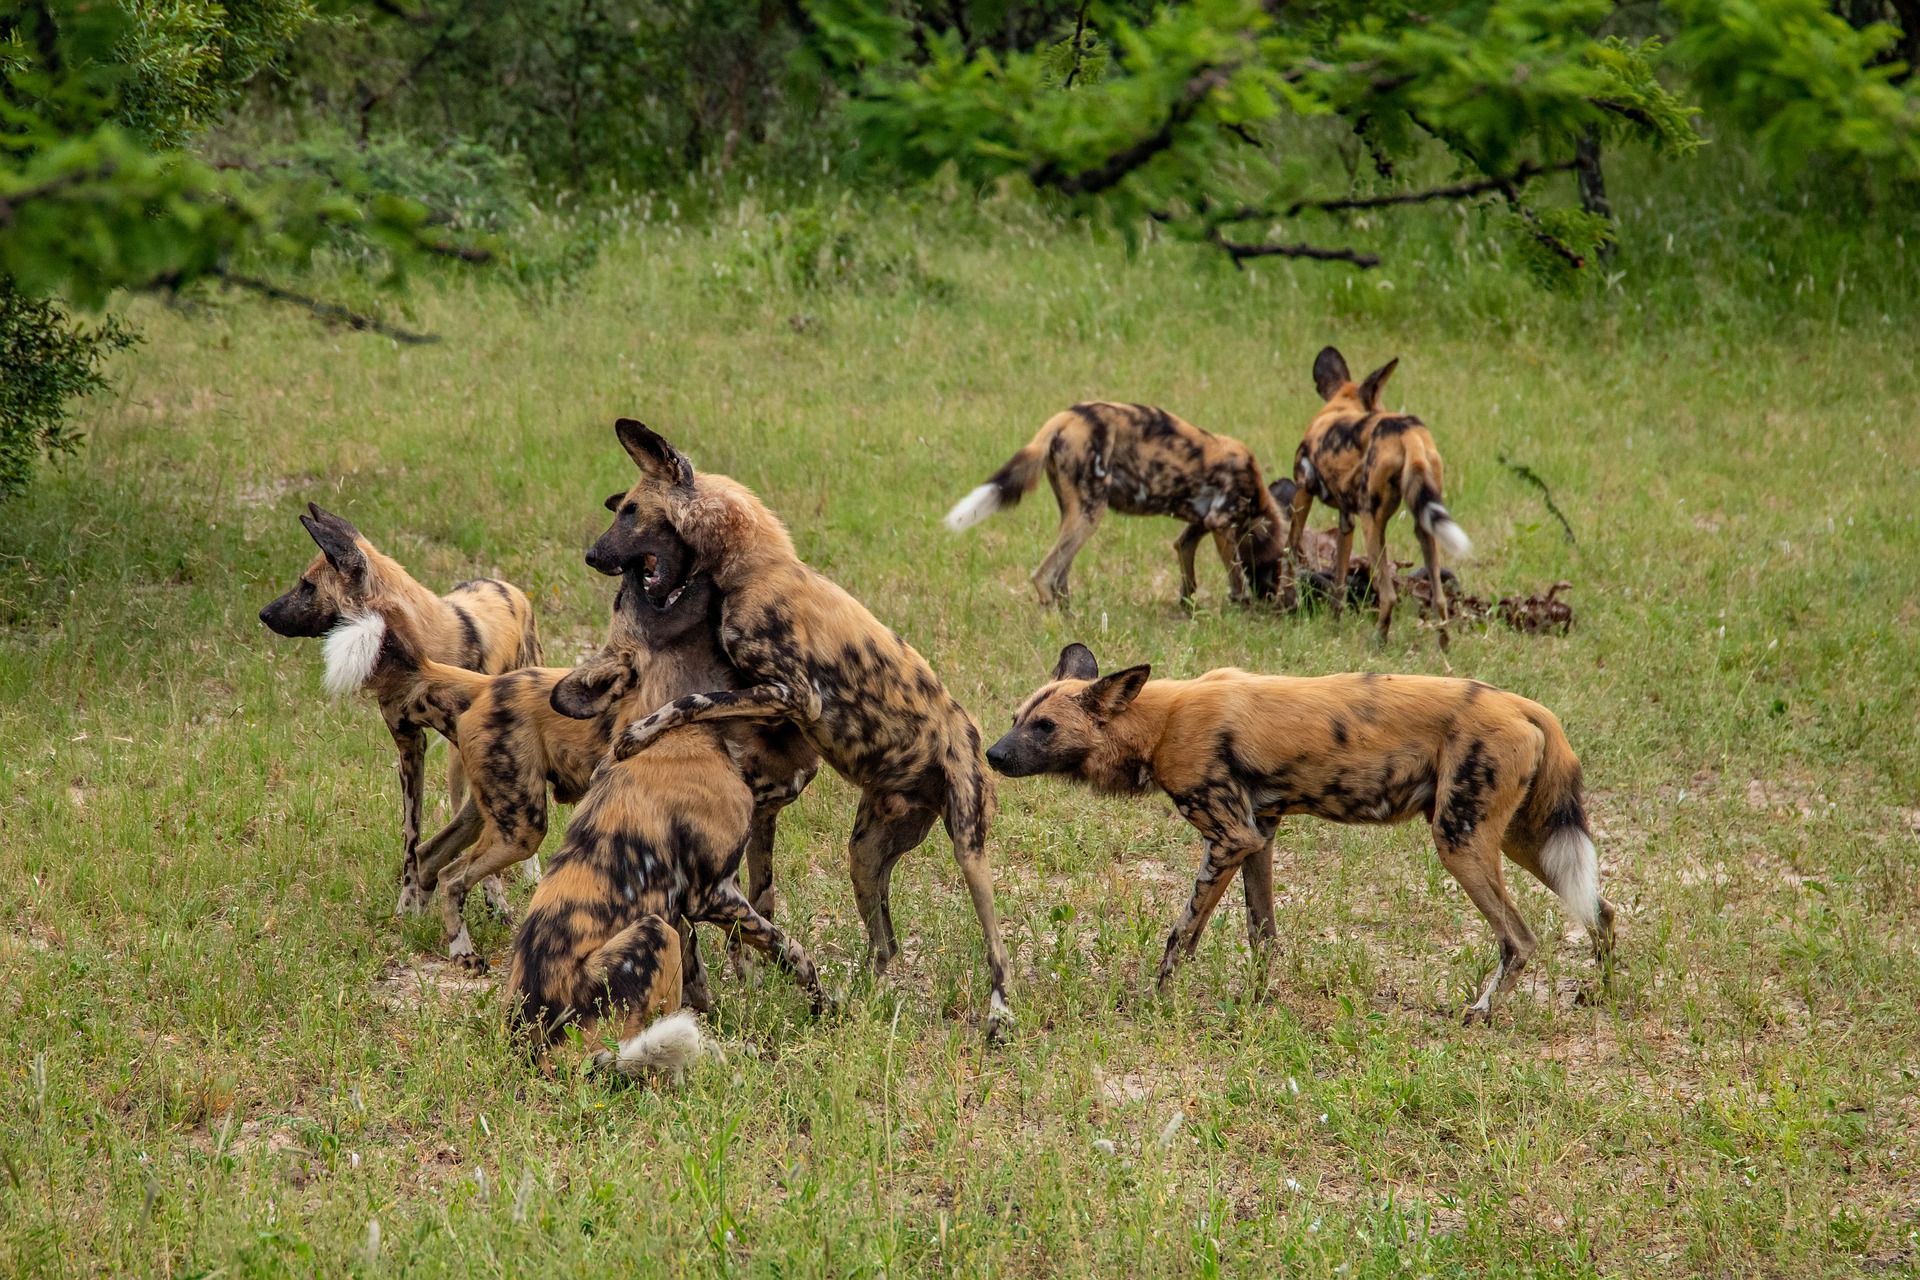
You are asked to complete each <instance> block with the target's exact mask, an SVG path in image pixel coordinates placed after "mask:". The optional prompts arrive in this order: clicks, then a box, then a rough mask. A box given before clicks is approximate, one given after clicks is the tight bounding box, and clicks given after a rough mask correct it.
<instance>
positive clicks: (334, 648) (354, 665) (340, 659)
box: [322, 613, 387, 698]
mask: <svg viewBox="0 0 1920 1280" xmlns="http://www.w3.org/2000/svg"><path fill="white" fill-rule="evenodd" d="M386 639H387V620H386V619H385V618H383V617H381V616H380V615H379V614H377V613H350V614H348V615H347V616H346V617H344V618H342V619H341V620H340V622H339V624H338V625H337V626H335V627H334V629H333V630H331V631H329V632H327V639H326V643H325V645H324V646H323V648H322V651H323V652H324V653H325V654H326V658H327V671H326V675H325V676H323V677H322V680H323V682H324V683H325V685H326V689H327V692H328V693H330V694H332V695H333V696H334V697H336V698H337V697H341V696H343V695H345V694H349V693H352V692H353V691H354V690H355V689H358V688H359V687H360V686H361V685H363V684H365V683H366V682H367V681H368V680H370V679H372V678H373V669H374V668H375V667H376V666H378V665H379V664H380V646H381V645H382V644H384V643H386Z"/></svg>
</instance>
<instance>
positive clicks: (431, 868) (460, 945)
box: [329, 561, 819, 972]
mask: <svg viewBox="0 0 1920 1280" xmlns="http://www.w3.org/2000/svg"><path fill="white" fill-rule="evenodd" d="M679 576H680V574H679V569H678V567H677V566H676V567H675V568H673V569H668V570H663V569H662V568H661V567H660V566H659V565H658V563H657V562H654V561H646V562H643V563H639V564H634V565H630V566H628V568H627V571H626V573H624V574H623V575H622V582H621V586H620V591H619V594H618V596H617V597H616V599H615V602H614V617H613V628H612V635H611V638H610V640H609V643H608V652H609V653H610V654H615V655H617V656H618V659H619V661H618V667H619V670H621V671H626V670H628V669H629V667H630V666H631V665H632V664H631V662H630V656H631V654H632V652H633V650H634V648H635V646H636V645H639V644H641V643H643V640H642V638H641V637H640V635H639V633H638V631H637V630H636V627H637V622H636V619H638V618H641V617H642V616H643V615H644V613H645V612H646V610H643V609H642V608H641V607H640V605H639V603H638V602H645V603H646V605H648V606H649V607H651V608H664V607H666V605H667V604H670V603H671V602H672V601H673V600H674V599H675V597H676V596H677V594H678V588H677V585H671V584H672V583H674V582H675V581H676V580H677V579H678V578H679ZM663 584H667V585H663ZM343 627H345V628H358V629H360V630H362V631H364V632H365V633H366V635H365V638H364V639H362V640H360V641H359V642H357V643H351V644H348V643H342V644H339V645H334V644H333V643H332V642H331V641H330V643H329V651H330V656H332V654H333V653H334V652H340V653H351V654H359V655H363V660H365V661H368V665H366V666H364V667H363V668H361V669H357V670H337V671H334V670H332V669H330V673H331V674H332V675H333V677H334V679H336V680H337V681H338V682H340V683H341V684H349V683H353V682H356V681H357V682H365V681H368V680H372V681H376V682H378V683H379V684H380V685H381V687H382V688H383V689H385V690H386V691H387V696H388V697H389V698H391V699H394V700H397V701H398V702H400V703H401V705H403V706H404V707H405V708H406V709H407V714H408V715H409V716H410V717H411V718H412V719H414V720H415V721H417V722H418V723H422V724H425V725H427V726H429V727H430V728H433V729H435V730H436V731H438V732H439V733H441V734H443V735H445V736H446V737H447V738H448V739H450V740H451V741H452V742H453V744H454V750H455V751H456V752H457V753H458V754H459V756H460V759H461V760H462V762H463V763H464V764H465V768H466V775H467V781H468V785H469V786H470V787H471V789H472V792H473V794H472V796H471V797H470V798H469V799H468V801H467V803H466V804H465V805H464V806H462V808H461V810H460V812H459V814H458V815H456V816H455V818H454V820H453V821H452V822H451V823H449V824H448V825H447V827H446V829H445V830H443V831H441V832H440V833H439V834H438V835H436V836H434V837H433V838H432V839H431V840H429V841H427V842H426V843H425V844H423V845H421V846H420V852H419V858H418V862H419V875H420V885H421V888H422V889H423V890H425V891H426V892H428V893H431V892H432V891H433V890H434V889H435V888H436V887H437V888H439V889H440V890H441V902H440V909H441V914H442V917H443V924H444V925H445V929H446V939H447V952H448V954H449V955H450V956H451V957H452V958H453V959H454V960H455V961H456V962H457V963H458V964H460V965H461V966H462V967H464V968H468V969H471V970H474V971H476V972H485V970H486V968H487V962H486V960H485V959H484V958H483V957H482V956H481V955H480V954H479V953H478V952H477V951H475V949H474V946H473V939H472V935H471V934H470V933H469V931H468V929H467V923H466V919H465V915H464V911H465V906H466V899H467V894H468V892H469V891H470V890H471V889H472V888H473V886H474V885H475V884H477V883H479V882H481V881H483V880H485V879H487V878H488V877H491V876H495V875H497V874H498V873H499V872H501V871H503V870H505V869H506V868H508V867H510V866H513V865H515V864H516V863H521V862H525V861H527V860H528V859H530V858H532V857H534V856H535V855H536V854H537V853H538V852H539V851H540V845H541V844H542V842H543V841H545V839H546V835H547V821H548V796H547V792H548V788H549V787H551V788H552V791H553V797H552V798H553V799H554V800H555V801H557V802H559V803H561V804H574V803H576V802H577V801H578V800H579V799H580V797H581V796H582V795H584V794H585V793H586V790H587V786H588V784H589V783H590V782H591V781H592V779H593V775H594V770H595V768H596V767H597V766H598V765H599V763H600V759H601V757H602V756H604V755H605V754H606V753H607V747H608V744H609V743H610V742H611V741H612V738H613V734H614V733H615V731H616V730H618V729H620V728H623V727H624V726H625V725H626V723H627V722H628V721H629V720H630V719H631V718H632V717H633V715H634V714H635V713H636V712H639V711H648V710H651V709H653V708H654V707H657V706H660V705H661V704H662V703H664V702H667V701H669V700H670V699H671V698H672V697H674V696H675V695H677V694H679V693H683V692H686V690H684V689H680V688H673V689H671V690H670V691H664V692H661V693H660V696H658V697H657V698H656V699H655V700H654V701H651V702H644V703H642V702H640V701H638V700H637V699H636V698H633V697H628V696H626V695H627V694H628V693H630V692H639V688H638V686H636V683H635V682H634V681H633V680H630V679H629V680H627V681H626V682H625V683H624V685H623V686H622V687H621V689H620V691H619V693H618V694H617V695H615V694H612V693H609V694H608V696H606V697H602V698H600V699H598V700H597V701H596V703H595V705H594V708H593V710H592V711H591V712H588V713H585V714H576V712H578V711H579V708H578V707H576V706H573V705H570V704H568V703H567V702H566V701H565V700H564V699H556V693H557V691H558V690H559V689H561V688H562V687H563V685H564V681H565V678H566V677H567V675H568V674H569V672H568V670H567V669H565V668H556V667H524V668H522V669H520V670H517V671H509V672H507V673H505V674H504V675H498V676H488V675H480V674H477V673H475V672H472V671H466V670H462V669H461V668H458V667H451V666H447V665H445V664H443V663H438V662H433V661H430V660H427V659H424V658H423V657H422V656H421V649H422V646H421V645H420V643H419V637H418V636H417V635H416V634H415V633H414V632H413V631H412V629H411V619H409V618H408V617H407V616H406V615H405V614H404V613H397V612H385V611H383V612H373V613H368V614H363V615H361V616H360V617H358V618H356V619H354V620H353V621H351V622H349V623H346V624H343ZM606 683H608V684H609V685H611V684H612V683H614V682H612V681H608V682H606ZM656 683H657V682H656ZM769 748H771V750H769ZM740 750H741V753H742V756H743V758H745V759H747V760H748V762H749V767H750V769H751V775H752V778H753V780H754V782H755V783H756V784H757V785H756V788H755V800H756V804H757V805H758V806H759V809H758V812H757V813H756V815H755V822H754V835H755V837H756V838H757V839H758V840H761V841H764V844H765V847H764V848H753V849H752V850H751V853H752V856H753V857H754V858H756V859H757V860H758V861H759V862H760V863H766V864H770V863H771V861H772V845H773V835H774V827H775V823H776V822H777V820H778V817H779V813H780V810H781V809H782V808H784V807H785V806H786V805H787V804H789V803H791V802H792V801H793V800H794V799H795V798H796V797H797V796H798V795H799V793H800V790H801V789H802V788H804V787H805V786H806V784H807V782H808V781H810V780H811V779H812V777H813V774H814V772H815V770H817V769H818V767H819V759H818V757H817V756H815V755H814V754H813V752H812V749H811V748H809V747H807V746H806V745H805V743H804V741H803V740H802V739H800V736H799V734H798V733H797V732H795V731H793V730H792V729H791V728H787V727H784V726H769V727H768V729H767V730H766V731H765V732H763V733H760V734H753V735H750V736H743V739H742V742H741V744H740ZM695 967H696V968H697V966H695Z"/></svg>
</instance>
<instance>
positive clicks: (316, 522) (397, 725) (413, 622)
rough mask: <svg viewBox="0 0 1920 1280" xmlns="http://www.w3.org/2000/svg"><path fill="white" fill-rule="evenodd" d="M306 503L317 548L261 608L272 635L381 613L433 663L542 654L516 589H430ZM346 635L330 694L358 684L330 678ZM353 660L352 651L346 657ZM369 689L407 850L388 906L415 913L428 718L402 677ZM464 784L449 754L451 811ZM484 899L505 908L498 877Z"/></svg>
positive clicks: (327, 627) (304, 632) (518, 663)
mask: <svg viewBox="0 0 1920 1280" xmlns="http://www.w3.org/2000/svg"><path fill="white" fill-rule="evenodd" d="M307 510H308V511H309V512H310V513H311V514H309V515H304V516H301V517H300V523H301V524H302V525H303V526H305V527H306V530H307V532H308V533H309V534H311V535H312V536H313V540H314V542H316V543H318V544H319V547H320V553H321V554H320V555H319V556H318V557H316V558H315V559H314V561H313V563H312V564H310V565H308V566H307V568H306V572H304V573H302V574H301V575H300V580H299V581H298V582H296V583H294V584H293V586H292V587H291V588H290V589H289V590H288V591H287V592H286V593H285V594H284V595H282V596H280V598H279V599H277V600H275V601H273V602H272V603H271V604H269V605H267V606H266V607H265V608H264V609H262V610H260V621H261V622H264V623H265V624H266V625H267V628H268V629H269V630H270V631H272V632H274V633H275V634H276V635H283V636H298V637H309V638H317V637H320V636H330V633H332V632H333V631H334V629H335V628H337V627H338V626H339V625H340V624H341V623H342V622H343V621H346V620H350V619H353V618H357V617H362V616H365V615H368V614H372V613H376V612H379V613H385V614H388V615H391V616H397V617H404V618H406V619H407V624H408V631H409V633H410V634H412V635H414V636H416V637H417V638H418V640H417V643H418V644H419V647H420V653H421V655H422V656H423V657H425V658H429V659H431V660H433V661H436V662H444V663H447V664H448V665H450V666H456V667H465V668H467V669H468V670H471V671H480V672H486V673H488V674H497V673H499V672H502V671H511V670H514V669H515V668H517V667H527V666H532V665H533V664H534V663H537V662H539V661H540V633H539V630H538V628H537V627H536V626H535V625H534V620H533V606H532V605H530V604H529V603H527V597H526V595H525V593H523V592H522V591H521V590H520V588H518V587H516V586H514V585H512V584H511V583H506V582H496V581H494V580H493V579H492V578H480V579H476V580H475V581H473V582H463V583H461V584H460V585H459V586H457V587H455V588H454V589H453V590H452V591H449V592H448V593H447V594H446V595H444V596H436V595H435V594H433V592H431V591H429V590H428V589H427V588H425V587H423V586H421V585H420V584H419V583H418V582H416V581H415V580H414V579H413V577H412V576H411V575H410V574H408V573H407V571H406V570H405V569H402V568H401V567H400V566H399V565H398V564H397V563H395V562H394V561H393V560H391V559H389V558H388V557H387V556H384V555H382V554H381V553H380V552H378V551H376V550H375V549H374V546H373V544H372V543H370V542H368V541H367V540H366V538H365V537H363V536H362V535H361V533H360V531H359V530H358V529H356V528H354V527H353V526H352V525H351V524H349V523H348V522H347V521H345V520H343V519H341V518H340V517H339V516H336V515H332V514H330V513H328V512H325V511H322V510H321V509H320V508H319V507H317V506H315V505H314V504H312V503H308V504H307ZM365 642H366V637H365V636H364V635H361V636H360V637H359V640H358V643H365ZM347 643H349V641H347V640H346V639H345V638H344V637H342V638H341V639H340V640H337V641H336V640H334V639H332V638H330V639H329V641H328V672H329V675H328V681H327V688H328V691H329V692H331V693H336V694H337V693H345V692H348V691H349V690H350V689H352V688H358V687H359V685H360V684H361V683H363V682H361V681H354V682H353V683H352V684H351V685H347V686H342V685H339V684H337V683H335V680H334V676H333V672H334V671H335V662H336V652H339V653H340V655H341V656H342V657H345V656H348V655H345V653H344V650H338V651H337V650H336V647H335V646H337V645H344V644H347ZM377 653H378V646H377V643H376V645H375V655H376V656H377ZM361 657H364V655H361ZM359 660H360V658H354V659H353V662H357V661H359ZM348 665H352V662H349V664H348ZM373 690H374V694H375V696H376V697H377V698H378V699H379V702H380V715H381V718H382V719H384V720H385V721H386V723H387V731H388V732H389V733H391V734H392V735H393V744H394V746H395V747H396V748H398V749H399V752H400V840H401V846H402V848H403V850H404V855H405V858H404V862H403V863H402V867H401V874H400V902H399V906H398V907H397V908H396V910H397V911H399V912H402V913H410V914H411V913H418V912H420V911H421V910H423V909H424V908H425V907H426V904H427V897H428V894H429V893H430V892H431V890H429V889H427V888H424V887H423V886H422V885H421V883H420V877H419V861H418V854H419V845H420V816H421V802H422V799H423V797H424V793H425V781H426V759H427V739H426V730H427V729H428V728H429V727H431V726H429V725H427V724H425V723H424V722H422V721H420V720H419V719H417V718H415V717H412V716H410V715H409V714H408V713H407V707H406V702H407V697H406V689H405V686H404V684H388V683H385V682H378V683H375V685H374V686H373ZM462 789H463V788H462V782H461V768H460V760H459V756H458V755H457V754H456V755H455V757H454V759H453V761H452V762H451V763H450V765H449V767H448V790H449V791H450V792H451V793H452V800H453V807H454V809H456V810H459V809H460V808H461V792H462ZM488 897H489V898H490V899H492V900H493V901H494V902H495V903H496V904H497V905H499V906H502V907H504V905H505V903H506V893H505V891H504V890H503V889H501V888H500V884H499V881H497V880H495V881H493V882H491V883H490V884H489V886H488Z"/></svg>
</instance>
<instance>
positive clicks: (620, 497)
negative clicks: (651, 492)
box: [600, 489, 627, 511]
mask: <svg viewBox="0 0 1920 1280" xmlns="http://www.w3.org/2000/svg"><path fill="white" fill-rule="evenodd" d="M626 500H627V491H626V490H625V489H622V490H621V491H620V492H618V493H610V494H608V495H607V500H606V501H605V502H603V503H601V504H600V505H601V506H603V507H605V508H606V509H607V510H609V511H618V510H619V509H620V504H621V503H623V502H625V501H626Z"/></svg>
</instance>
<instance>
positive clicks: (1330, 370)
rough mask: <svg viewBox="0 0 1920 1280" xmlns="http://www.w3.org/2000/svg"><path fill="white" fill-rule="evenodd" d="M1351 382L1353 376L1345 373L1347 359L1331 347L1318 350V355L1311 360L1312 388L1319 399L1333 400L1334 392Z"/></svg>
mask: <svg viewBox="0 0 1920 1280" xmlns="http://www.w3.org/2000/svg"><path fill="white" fill-rule="evenodd" d="M1352 381H1353V375H1352V374H1350V373H1348V372H1347V358H1346V357H1345V356H1343V355H1341V354H1340V353H1339V352H1338V351H1336V350H1334V349H1333V348H1332V347H1322V348H1320V354H1319V355H1317V356H1315V357H1314V358H1313V387H1314V390H1316V391H1318V392H1319V393H1320V398H1321V399H1322V400H1331V399H1333V395H1334V392H1336V391H1338V390H1340V388H1341V387H1342V386H1344V385H1345V384H1347V383H1349V382H1352Z"/></svg>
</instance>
